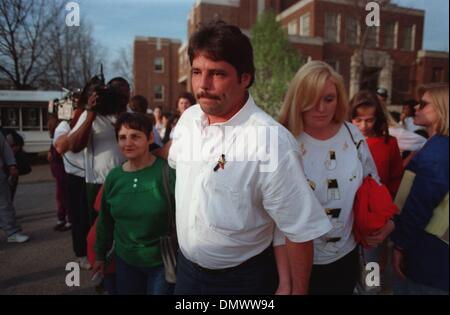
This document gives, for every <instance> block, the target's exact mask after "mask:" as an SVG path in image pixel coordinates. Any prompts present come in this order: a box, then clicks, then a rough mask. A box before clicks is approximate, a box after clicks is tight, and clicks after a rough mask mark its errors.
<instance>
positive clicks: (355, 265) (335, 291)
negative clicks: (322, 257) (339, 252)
mask: <svg viewBox="0 0 450 315" xmlns="http://www.w3.org/2000/svg"><path fill="white" fill-rule="evenodd" d="M358 274H359V254H358V246H357V247H356V248H355V249H354V250H352V251H351V252H350V253H348V254H347V255H345V256H344V257H342V258H341V259H339V260H337V261H335V262H333V263H331V264H327V265H313V268H312V272H311V279H310V282H309V294H312V295H351V294H353V290H354V289H355V286H356V282H357V281H358Z"/></svg>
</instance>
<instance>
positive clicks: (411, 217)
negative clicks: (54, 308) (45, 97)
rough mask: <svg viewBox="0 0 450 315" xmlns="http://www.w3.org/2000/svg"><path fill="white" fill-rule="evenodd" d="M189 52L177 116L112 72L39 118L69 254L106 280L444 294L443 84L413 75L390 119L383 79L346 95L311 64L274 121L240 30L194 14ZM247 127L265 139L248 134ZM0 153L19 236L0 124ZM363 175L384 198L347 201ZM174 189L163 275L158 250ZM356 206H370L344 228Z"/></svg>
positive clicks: (275, 290)
mask: <svg viewBox="0 0 450 315" xmlns="http://www.w3.org/2000/svg"><path fill="white" fill-rule="evenodd" d="M188 55H189V60H190V63H191V68H192V70H191V82H192V91H193V93H194V95H192V94H190V93H183V94H182V95H180V97H179V98H178V100H177V104H176V108H177V113H170V112H163V109H162V108H161V107H155V108H153V110H152V112H151V114H150V113H149V112H150V109H149V103H148V101H147V99H146V98H145V97H144V96H141V95H135V96H133V97H131V98H130V86H129V84H128V82H127V81H126V80H124V79H123V78H114V79H112V80H110V81H109V82H108V83H107V84H106V88H107V90H108V91H111V93H112V95H113V96H114V97H113V101H110V102H105V98H104V97H103V96H102V94H101V93H100V91H99V90H98V89H96V88H94V86H95V84H96V82H95V80H92V81H91V82H89V83H88V84H87V85H86V86H85V88H84V89H83V91H82V93H81V94H80V95H78V96H77V100H76V103H77V108H76V109H75V110H74V112H73V117H72V119H71V121H65V120H63V121H57V120H54V121H52V124H53V125H52V126H51V127H50V128H49V129H50V133H51V136H52V146H51V149H50V152H49V160H50V163H51V169H52V173H53V174H54V176H55V179H56V183H57V185H56V187H57V191H56V200H57V208H58V213H57V224H56V226H55V230H58V231H67V230H71V233H72V240H73V251H74V253H75V255H76V256H77V257H78V261H79V263H80V266H81V267H82V268H86V269H92V273H93V275H94V278H97V279H102V281H99V283H100V286H101V287H102V288H103V290H105V291H106V292H108V293H109V294H177V295H209V294H214V295H225V294H227V295H228V294H232V295H236V294H258V295H268V294H316V295H321V294H348V295H350V294H354V293H355V292H357V293H361V294H366V293H367V294H372V293H375V294H376V293H380V292H382V291H383V290H393V293H394V294H448V281H449V278H448V224H449V222H448V124H449V118H448V111H449V102H448V83H438V84H430V85H427V86H424V87H423V88H422V89H421V90H420V91H419V92H420V93H419V94H420V97H421V98H420V100H419V101H415V100H412V99H410V100H407V101H405V102H404V104H403V111H402V114H401V115H400V117H398V119H397V120H396V119H395V117H394V116H395V114H394V113H391V112H389V111H388V107H387V103H386V100H387V98H388V94H387V90H386V89H383V88H379V89H377V90H375V91H371V90H361V91H359V92H358V93H357V94H356V95H354V96H353V97H352V98H351V99H350V100H349V99H348V97H347V93H346V89H345V85H344V80H343V78H342V76H341V75H340V74H339V73H338V72H336V71H335V70H334V69H333V68H332V67H331V66H329V65H328V64H326V63H325V62H322V61H310V62H308V63H306V64H305V65H303V66H302V67H301V68H300V69H299V70H298V72H297V74H296V75H295V77H294V78H293V80H292V81H291V83H290V86H289V88H288V90H287V93H286V97H285V99H284V102H283V104H282V107H281V111H280V116H279V119H278V121H275V120H274V119H273V118H272V117H270V116H269V115H267V114H266V113H265V112H263V111H262V110H261V109H260V108H259V107H258V106H257V104H256V103H255V101H254V99H253V98H252V96H251V94H250V92H249V89H250V87H251V85H252V84H253V81H254V76H255V67H254V63H253V49H252V46H251V43H250V41H249V39H248V37H247V36H246V35H245V34H243V33H242V32H241V31H240V29H239V28H237V27H236V26H233V25H230V24H226V23H224V22H222V21H214V22H211V23H209V24H205V25H202V26H201V27H200V28H199V29H198V30H197V31H196V32H195V33H194V34H193V35H192V37H191V38H190V40H189V46H188ZM194 96H195V97H194ZM230 130H231V132H230ZM255 130H257V131H256V134H258V138H257V139H258V140H259V139H260V138H259V137H262V138H265V137H266V138H265V139H266V140H267V141H257V143H254V144H255V145H253V144H252V143H250V142H248V139H253V140H255V139H256V138H254V137H253V138H252V136H254V135H255ZM261 130H264V132H261ZM270 130H276V133H275V134H270V132H269V133H268V134H267V133H266V132H265V131H270ZM246 141H247V142H246ZM243 143H244V145H239V144H243ZM197 144H198V146H197ZM0 152H1V153H2V155H1V158H0V186H1V193H0V223H1V224H0V227H1V228H2V229H4V230H5V231H6V233H7V234H8V236H9V237H8V241H10V242H23V241H26V240H27V239H28V238H27V237H26V235H24V234H22V233H21V232H20V231H21V230H20V227H19V226H18V224H17V222H16V220H15V217H14V208H13V205H12V202H11V196H10V188H9V184H8V181H7V178H8V176H9V177H11V176H16V175H15V173H17V170H16V168H15V161H14V155H13V153H12V150H11V148H9V146H8V144H7V143H6V141H5V139H4V138H3V136H2V134H1V133H0ZM233 152H234V153H235V154H234V155H233V154H232V153H233ZM261 152H271V154H270V155H269V158H268V160H267V159H250V158H247V159H246V158H244V159H240V158H234V157H241V156H245V154H248V156H260V155H259V154H260V153H261ZM271 163H274V165H275V167H274V168H271V169H270V170H269V171H267V170H264V166H267V164H271ZM367 178H370V179H371V180H372V181H373V182H374V183H375V185H376V186H379V187H384V188H383V189H385V191H386V195H385V196H384V195H383V196H384V197H381V195H380V197H379V199H380V201H377V200H376V198H374V199H373V200H375V201H374V202H375V203H378V202H379V206H378V207H374V205H369V208H370V209H358V212H356V211H355V207H356V206H357V205H360V204H362V203H356V202H355V200H358V199H359V198H361V197H360V192H361V188H362V186H365V185H366V182H367V180H366V179H367ZM69 187H70V188H69ZM367 187H368V186H367ZM367 187H366V188H367ZM381 199H383V200H381ZM172 200H174V201H175V213H176V229H177V238H178V244H179V249H178V253H177V255H178V256H177V269H176V283H175V284H174V283H169V281H168V279H167V278H166V272H165V271H166V269H165V268H166V266H165V261H164V259H163V253H162V252H163V250H164V249H162V248H161V238H162V237H163V236H165V235H167V233H168V229H169V225H168V217H169V216H170V211H171V206H170V205H171V204H172ZM385 205H387V206H385ZM383 207H384V208H383ZM380 208H383V209H381V210H380ZM387 208H389V209H390V210H391V211H390V212H388V210H387ZM373 209H376V210H373ZM392 209H394V210H392ZM361 211H380V213H378V212H376V213H375V214H372V215H377V216H378V217H377V220H376V221H377V222H369V223H371V224H372V226H373V228H372V229H371V230H367V231H365V232H364V233H363V234H362V235H359V234H358V236H356V235H355V230H356V229H357V228H358V227H356V226H355V224H357V223H358V222H360V219H359V217H358V215H359V213H360V212H361ZM358 231H360V230H358ZM88 235H89V236H88ZM25 238H27V239H25ZM362 258H364V259H362ZM362 261H364V262H365V263H367V262H376V263H378V264H379V266H380V270H381V275H380V276H381V284H380V285H378V286H377V288H376V290H371V291H370V290H368V288H367V284H366V286H365V285H364V284H363V285H360V284H361V283H359V282H360V280H361V262H362ZM392 270H393V272H395V275H393V276H392V277H393V278H394V281H393V283H388V281H385V280H386V279H387V278H388V277H390V275H389V272H390V271H392ZM358 284H359V285H358ZM358 288H359V289H358ZM369 291H370V292H369Z"/></svg>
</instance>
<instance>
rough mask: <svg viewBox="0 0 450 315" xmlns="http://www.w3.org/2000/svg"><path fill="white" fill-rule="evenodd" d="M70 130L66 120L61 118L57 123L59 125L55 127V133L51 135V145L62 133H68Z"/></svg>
mask: <svg viewBox="0 0 450 315" xmlns="http://www.w3.org/2000/svg"><path fill="white" fill-rule="evenodd" d="M69 132H70V125H69V123H68V122H67V121H65V120H63V121H61V122H60V123H59V125H58V126H57V127H56V129H55V135H54V136H53V145H55V143H56V141H57V140H58V139H59V138H60V137H61V136H63V135H65V134H68V133H69Z"/></svg>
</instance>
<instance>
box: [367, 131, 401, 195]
mask: <svg viewBox="0 0 450 315" xmlns="http://www.w3.org/2000/svg"><path fill="white" fill-rule="evenodd" d="M366 141H367V145H368V146H369V149H370V153H371V154H372V157H373V160H374V162H375V165H376V166H377V171H378V175H379V176H380V179H381V182H382V183H383V184H384V185H386V187H387V188H388V189H389V192H390V193H391V197H392V198H395V195H396V194H397V190H398V187H399V186H400V181H401V180H402V176H403V164H402V157H401V155H400V150H399V148H398V144H397V140H396V139H395V138H394V137H391V136H389V140H388V142H387V143H386V142H385V141H384V137H369V138H366Z"/></svg>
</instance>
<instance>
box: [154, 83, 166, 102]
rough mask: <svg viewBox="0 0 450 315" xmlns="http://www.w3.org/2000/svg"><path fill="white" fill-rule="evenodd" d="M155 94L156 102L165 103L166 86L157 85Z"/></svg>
mask: <svg viewBox="0 0 450 315" xmlns="http://www.w3.org/2000/svg"><path fill="white" fill-rule="evenodd" d="M153 92H154V99H155V101H164V86H162V85H155V87H154V88H153Z"/></svg>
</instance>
